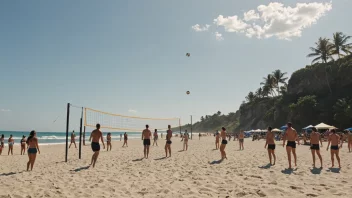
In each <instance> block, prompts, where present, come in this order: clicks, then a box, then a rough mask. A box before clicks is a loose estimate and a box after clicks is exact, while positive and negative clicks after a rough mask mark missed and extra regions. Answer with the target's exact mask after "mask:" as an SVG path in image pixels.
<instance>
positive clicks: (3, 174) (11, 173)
mask: <svg viewBox="0 0 352 198" xmlns="http://www.w3.org/2000/svg"><path fill="white" fill-rule="evenodd" d="M19 173H22V172H18V173H15V172H9V173H1V174H0V177H1V176H10V175H16V174H19Z"/></svg>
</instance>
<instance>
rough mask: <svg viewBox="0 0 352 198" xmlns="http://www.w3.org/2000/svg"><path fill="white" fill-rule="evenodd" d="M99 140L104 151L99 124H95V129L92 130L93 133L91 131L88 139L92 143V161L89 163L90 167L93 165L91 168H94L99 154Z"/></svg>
mask: <svg viewBox="0 0 352 198" xmlns="http://www.w3.org/2000/svg"><path fill="white" fill-rule="evenodd" d="M99 140H101V142H102V143H103V149H105V143H104V139H103V133H102V132H101V131H100V124H97V125H96V129H94V131H92V133H91V134H90V138H89V141H91V142H92V144H91V147H92V151H93V152H94V154H93V156H92V161H91V163H90V165H93V168H94V167H95V163H96V162H97V159H98V156H99V152H100V144H99Z"/></svg>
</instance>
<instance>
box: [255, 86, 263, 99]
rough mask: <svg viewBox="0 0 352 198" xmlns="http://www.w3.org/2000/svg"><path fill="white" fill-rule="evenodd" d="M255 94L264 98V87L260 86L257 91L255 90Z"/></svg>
mask: <svg viewBox="0 0 352 198" xmlns="http://www.w3.org/2000/svg"><path fill="white" fill-rule="evenodd" d="M255 95H256V96H257V97H258V98H262V97H263V88H262V87H259V88H258V89H257V91H256V92H255Z"/></svg>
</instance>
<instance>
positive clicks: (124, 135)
mask: <svg viewBox="0 0 352 198" xmlns="http://www.w3.org/2000/svg"><path fill="white" fill-rule="evenodd" d="M127 139H128V138H127V133H126V132H125V134H123V145H122V147H124V146H125V144H126V146H127V147H128V145H127Z"/></svg>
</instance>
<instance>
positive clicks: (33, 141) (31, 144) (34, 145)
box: [0, 131, 40, 171]
mask: <svg viewBox="0 0 352 198" xmlns="http://www.w3.org/2000/svg"><path fill="white" fill-rule="evenodd" d="M4 141H5V136H4V134H2V135H1V138H0V155H1V154H2V150H3V149H4V147H5V144H4ZM14 144H15V140H14V139H13V136H12V135H10V138H9V139H8V146H9V150H8V155H10V153H11V155H13V146H14ZM26 145H27V154H28V162H27V171H29V167H30V168H31V170H33V166H34V162H35V159H36V157H37V152H38V153H39V154H40V150H39V146H38V139H37V137H36V132H35V131H31V132H30V134H29V137H28V138H27V139H26V136H22V139H21V155H24V154H25V152H26Z"/></svg>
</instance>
